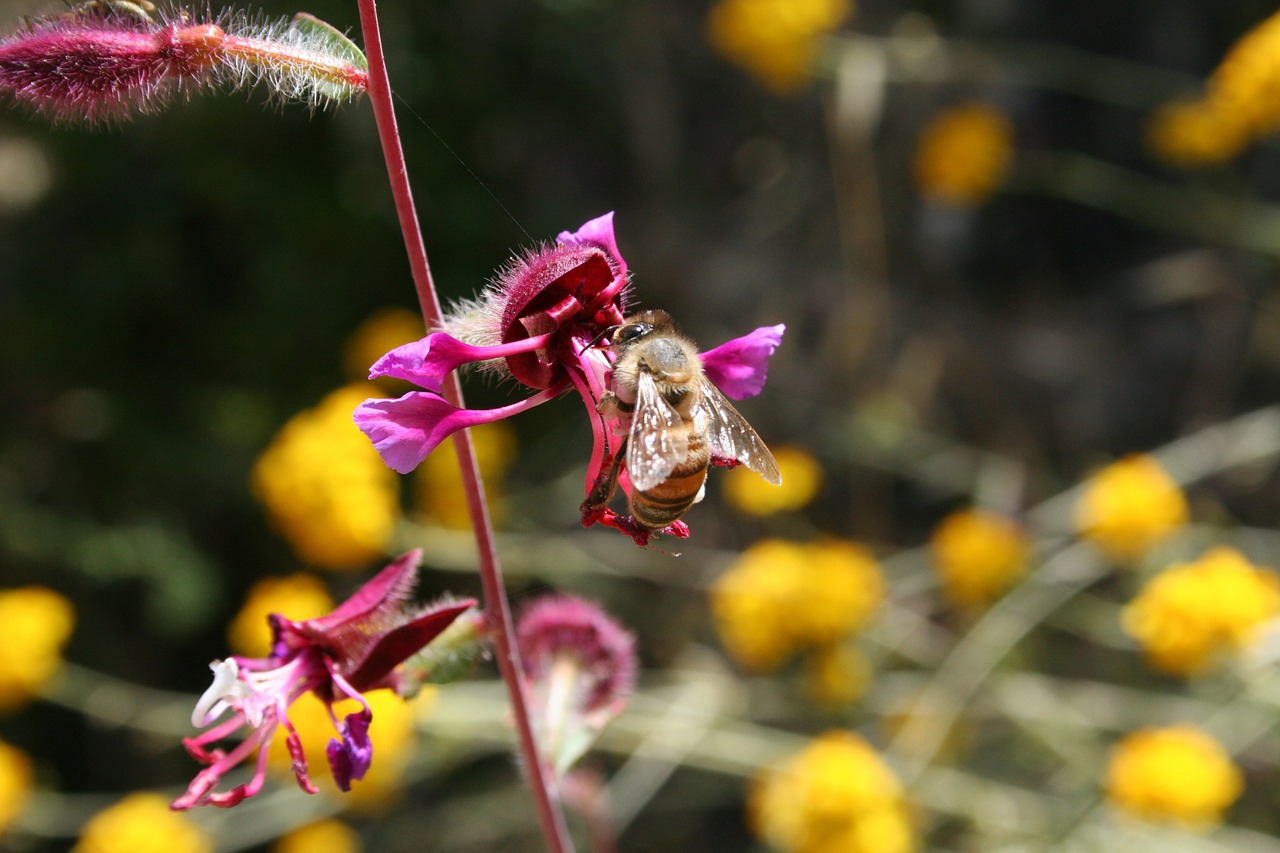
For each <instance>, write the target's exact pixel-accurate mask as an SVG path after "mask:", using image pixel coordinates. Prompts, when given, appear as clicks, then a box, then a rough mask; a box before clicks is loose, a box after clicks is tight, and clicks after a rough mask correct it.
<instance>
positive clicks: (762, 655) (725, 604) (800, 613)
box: [711, 539, 884, 671]
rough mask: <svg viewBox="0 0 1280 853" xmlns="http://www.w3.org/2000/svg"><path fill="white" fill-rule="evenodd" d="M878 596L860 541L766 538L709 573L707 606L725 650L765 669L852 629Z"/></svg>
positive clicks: (876, 576) (876, 574) (876, 571)
mask: <svg viewBox="0 0 1280 853" xmlns="http://www.w3.org/2000/svg"><path fill="white" fill-rule="evenodd" d="M883 598H884V577H883V575H882V574H881V572H880V566H879V564H878V563H877V562H876V560H875V558H874V557H873V556H872V555H871V554H870V553H869V552H868V551H866V550H865V549H864V548H861V547H859V546H857V545H854V544H852V543H849V542H841V541H825V542H817V543H813V544H808V545H806V544H800V543H796V542H788V541H784V540H781V539H766V540H762V541H760V542H757V543H756V544H755V545H752V546H751V547H750V548H748V549H747V550H746V551H744V552H743V553H742V555H741V556H740V557H739V558H738V560H737V561H736V562H735V563H734V564H733V565H732V566H731V567H730V568H729V570H728V571H727V572H725V573H724V574H723V575H721V576H720V578H719V579H717V580H716V582H715V585H714V587H713V589H712V591H711V609H712V615H713V617H714V618H715V622H716V628H717V630H718V631H719V633H720V638H721V640H722V641H723V642H724V645H725V648H726V649H727V650H728V652H729V654H731V655H732V656H733V657H734V658H735V659H736V660H738V661H739V662H740V663H741V664H742V665H743V666H746V667H749V668H751V669H756V670H762V671H767V670H769V669H773V668H776V667H777V666H779V665H780V664H781V663H782V662H783V661H785V660H786V659H787V658H788V657H790V656H791V655H792V654H793V653H795V652H796V651H798V650H800V649H803V648H808V647H815V646H825V645H829V644H832V643H835V642H837V641H838V640H841V639H843V638H846V637H848V636H850V635H852V634H853V633H855V632H856V631H857V630H858V629H859V628H860V627H862V624H863V623H864V622H865V621H866V620H867V618H868V617H869V616H870V615H871V614H872V612H874V610H875V609H876V607H877V606H878V605H879V604H880V601H881V599H883Z"/></svg>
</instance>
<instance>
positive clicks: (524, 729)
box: [358, 0, 573, 853]
mask: <svg viewBox="0 0 1280 853" xmlns="http://www.w3.org/2000/svg"><path fill="white" fill-rule="evenodd" d="M358 3H359V7H360V26H361V28H362V30H363V31H364V41H365V51H366V53H367V55H368V59H369V100H370V102H371V103H372V105H373V114H374V118H375V120H376V122H377V125H378V138H379V139H380V140H381V142H382V154H383V157H384V158H385V159H386V162H387V172H388V175H389V177H390V180H391V191H392V195H393V196H394V197H395V205H396V214H397V216H398V217H399V219H400V230H401V232H402V233H403V234H404V241H405V250H406V251H407V252H408V255H409V266H410V269H411V271H412V273H413V283H414V287H415V288H416V290H417V293H418V302H419V304H420V305H421V306H422V317H423V320H424V321H425V322H426V324H427V328H433V327H438V326H439V325H440V319H441V309H440V298H439V296H438V295H437V293H436V289H435V284H434V282H433V281H432V278H431V266H430V264H429V263H428V261H427V250H426V245H425V243H424V242H423V239H422V229H421V227H420V226H419V224H418V215H417V211H416V209H415V208H414V203H413V192H412V190H411V188H410V186H409V177H408V171H407V167H406V165H405V159H404V148H403V147H402V146H401V144H400V132H399V130H398V129H397V126H396V116H395V108H394V105H393V103H392V100H391V83H390V80H389V79H388V76H387V65H386V59H385V57H384V55H383V52H382V37H381V34H380V30H379V26H378V13H377V4H376V2H375V0H358ZM444 396H445V399H447V400H448V401H449V402H450V403H452V404H454V405H456V406H461V405H462V404H463V403H462V388H461V385H460V384H459V382H458V380H457V377H456V376H452V375H451V376H450V377H449V379H448V381H446V382H445V384H444ZM454 447H455V449H456V450H457V453H458V464H459V466H460V467H461V469H462V480H463V487H464V489H465V491H466V495H467V509H468V511H469V512H470V513H471V524H472V528H473V530H474V531H475V537H476V547H477V550H478V552H479V563H480V578H481V584H482V586H483V588H484V598H485V610H486V612H487V614H488V619H489V624H490V628H491V631H492V635H493V645H494V652H495V656H496V657H497V662H498V669H499V671H500V672H501V674H502V680H503V681H504V682H505V683H506V687H507V693H508V695H509V698H510V702H511V711H512V716H513V717H514V718H515V722H516V728H517V731H518V735H519V743H520V753H521V756H522V757H523V759H524V764H525V768H526V769H527V771H528V779H529V787H530V788H531V790H532V793H533V799H534V805H535V806H536V808H537V812H538V819H539V821H540V823H541V825H542V832H543V835H544V836H545V837H546V840H547V845H548V847H549V848H550V849H551V850H552V851H554V853H568V851H572V850H573V844H572V842H571V841H570V839H569V833H568V830H567V828H566V827H565V822H564V815H563V813H562V812H561V810H560V806H559V803H558V801H557V799H556V797H555V782H554V777H553V775H552V772H551V769H550V768H549V767H548V766H547V765H546V763H545V762H544V761H543V760H542V758H541V756H540V753H539V751H538V744H537V740H536V737H535V734H534V731H533V723H532V721H531V719H530V716H529V703H528V699H527V697H526V695H525V688H524V679H523V677H522V675H521V666H520V652H519V650H518V649H517V647H516V643H515V623H514V621H513V620H512V618H511V606H510V604H509V603H508V601H507V594H506V589H505V587H504V585H503V582H502V569H501V567H500V565H499V563H498V554H497V547H496V543H495V539H494V533H493V525H492V523H491V522H490V519H489V506H488V501H487V500H486V499H485V492H484V484H483V483H482V482H481V479H480V468H479V465H478V464H477V462H476V455H475V448H474V446H473V444H472V442H471V435H470V432H469V431H468V430H462V431H460V432H458V433H456V434H455V435H454Z"/></svg>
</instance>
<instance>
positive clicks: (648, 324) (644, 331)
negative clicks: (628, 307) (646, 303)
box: [609, 310, 675, 346]
mask: <svg viewBox="0 0 1280 853" xmlns="http://www.w3.org/2000/svg"><path fill="white" fill-rule="evenodd" d="M674 330H675V322H674V321H673V320H672V319H671V315H670V314H668V313H667V312H666V311H658V310H654V311H641V312H640V313H639V314H632V315H631V316H630V317H628V318H627V319H626V320H624V321H623V322H622V325H621V326H618V327H617V328H616V330H615V331H614V332H613V336H612V337H611V338H610V339H609V340H610V344H611V345H612V346H625V345H627V344H631V343H635V342H636V341H638V340H640V339H641V338H643V337H644V336H645V335H648V334H651V333H653V332H655V331H674Z"/></svg>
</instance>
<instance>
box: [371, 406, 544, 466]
mask: <svg viewBox="0 0 1280 853" xmlns="http://www.w3.org/2000/svg"><path fill="white" fill-rule="evenodd" d="M561 390H562V386H559V385H557V386H555V387H552V388H548V389H547V390H546V391H543V392H542V393H540V394H535V395H533V396H532V397H530V398H529V399H527V400H522V401H520V402H519V403H513V404H511V405H510V406H500V407H498V408H496V409H459V408H458V407H457V406H454V405H452V404H450V403H447V402H445V401H444V399H442V398H440V397H438V396H436V395H435V394H429V393H426V392H424V391H410V392H409V393H408V394H405V395H404V396H403V397H400V398H398V399H395V400H378V399H375V400H365V401H364V402H363V403H361V404H360V405H359V406H356V411H355V415H354V419H355V422H356V426H358V427H359V428H360V431H361V432H363V433H364V434H365V435H367V436H368V437H369V440H370V441H372V442H373V446H374V449H376V450H377V451H378V454H379V455H380V456H382V461H383V462H385V463H387V466H388V467H389V468H393V469H395V470H396V471H399V472H400V473H401V474H408V473H409V472H410V471H412V470H413V469H414V468H417V467H418V465H419V463H421V462H422V460H423V459H426V458H427V456H428V454H430V453H431V451H433V450H435V449H436V447H437V446H439V444H440V442H442V441H444V440H445V439H446V438H448V437H449V436H450V435H452V434H453V433H455V432H457V431H458V430H460V429H463V428H465V427H469V426H475V425H476V424H486V423H490V422H491V421H498V420H502V419H503V418H509V417H511V416H512V415H514V414H518V413H519V412H522V411H524V410H525V409H529V408H532V407H533V406H536V405H539V404H540V403H545V402H546V401H547V400H550V399H551V398H552V397H554V396H556V395H557V394H559V393H560V391H561Z"/></svg>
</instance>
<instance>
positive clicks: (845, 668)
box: [804, 643, 872, 708]
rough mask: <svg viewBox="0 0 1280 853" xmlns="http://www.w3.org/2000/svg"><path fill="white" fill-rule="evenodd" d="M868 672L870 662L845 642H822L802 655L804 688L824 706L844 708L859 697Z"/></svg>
mask: <svg viewBox="0 0 1280 853" xmlns="http://www.w3.org/2000/svg"><path fill="white" fill-rule="evenodd" d="M871 675H872V668H871V663H870V662H869V661H868V660H867V659H866V658H865V657H864V656H863V655H862V653H861V652H859V651H858V650H857V649H856V648H854V647H853V646H851V645H849V644H848V643H833V644H831V645H829V646H822V647H820V648H818V649H815V650H814V652H813V654H811V655H809V656H808V657H807V658H806V659H805V666H804V678H805V688H806V691H807V692H808V694H809V696H810V698H812V699H813V701H814V702H816V703H817V704H819V705H821V706H823V707H825V708H843V707H844V706H846V705H850V704H852V703H854V702H856V701H858V700H859V699H861V698H862V694H863V693H865V692H866V690H867V687H868V686H869V685H870V684H871Z"/></svg>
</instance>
